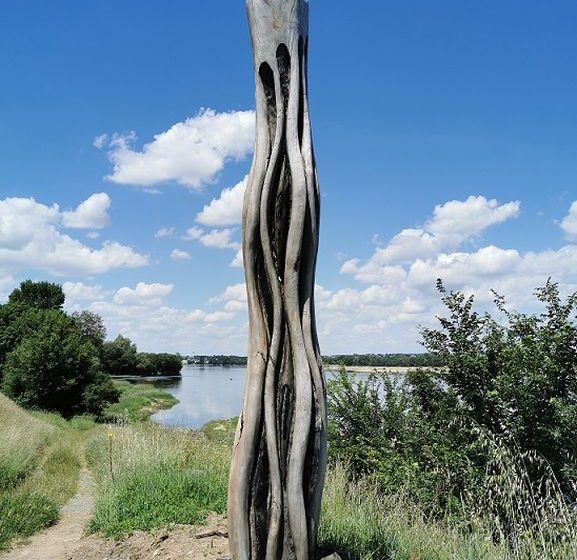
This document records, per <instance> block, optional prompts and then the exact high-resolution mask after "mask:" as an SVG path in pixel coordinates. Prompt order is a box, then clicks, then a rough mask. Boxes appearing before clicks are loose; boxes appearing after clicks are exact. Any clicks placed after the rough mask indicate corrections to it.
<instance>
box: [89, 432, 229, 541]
mask: <svg viewBox="0 0 577 560" xmlns="http://www.w3.org/2000/svg"><path fill="white" fill-rule="evenodd" d="M109 430H110V431H109V432H108V433H99V434H98V435H96V436H94V437H93V439H92V441H90V443H89V445H88V448H87V458H88V461H89V465H90V467H91V469H92V472H93V474H94V477H95V479H96V481H97V486H98V495H97V500H96V505H95V509H94V515H93V518H92V520H91V523H90V529H91V530H92V531H98V532H101V533H103V534H104V535H106V536H109V537H115V538H118V537H121V536H123V535H126V534H128V533H130V532H132V531H134V530H135V529H144V530H149V529H153V528H156V527H162V526H166V525H171V524H187V523H191V524H195V523H199V522H201V521H202V520H203V519H204V518H205V517H206V515H207V514H208V513H209V512H210V511H216V512H221V513H222V512H224V511H225V509H226V491H227V485H228V470H229V465H230V451H229V449H228V447H226V446H223V445H221V444H218V443H214V442H212V443H211V442H210V441H209V440H208V438H207V437H206V436H205V435H204V434H202V433H196V432H191V431H186V430H175V429H167V428H163V427H161V426H157V425H154V424H131V425H126V426H111V427H110V428H109Z"/></svg>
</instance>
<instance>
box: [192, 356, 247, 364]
mask: <svg viewBox="0 0 577 560" xmlns="http://www.w3.org/2000/svg"><path fill="white" fill-rule="evenodd" d="M186 361H187V362H188V363H189V364H205V365H209V366H246V356H223V355H218V356H201V355H196V356H189V357H187V359H186Z"/></svg>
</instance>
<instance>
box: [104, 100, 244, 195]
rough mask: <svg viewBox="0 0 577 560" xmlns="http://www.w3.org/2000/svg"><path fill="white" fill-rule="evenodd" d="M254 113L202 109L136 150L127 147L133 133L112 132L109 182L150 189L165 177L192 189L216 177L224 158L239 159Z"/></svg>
mask: <svg viewBox="0 0 577 560" xmlns="http://www.w3.org/2000/svg"><path fill="white" fill-rule="evenodd" d="M254 128H255V117H254V111H231V112H228V113H217V112H215V111H213V110H211V109H203V110H201V111H200V112H199V113H198V114H197V115H196V116H195V117H191V118H188V119H186V120H185V121H184V122H179V123H177V124H175V125H173V126H172V127H171V128H170V129H168V130H167V131H165V132H162V133H160V134H157V135H155V136H154V140H153V141H152V142H149V143H148V144H145V145H144V146H143V148H142V150H141V151H138V150H135V149H133V148H132V144H133V142H134V141H135V140H136V135H135V134H134V133H133V132H132V133H130V134H127V135H118V134H117V135H114V136H113V137H112V139H111V140H110V141H109V147H110V150H109V152H108V157H109V159H110V161H111V163H112V164H113V171H112V173H111V174H110V175H109V176H108V177H107V178H108V179H109V180H111V181H113V182H115V183H120V184H129V185H136V186H143V187H149V186H151V185H158V184H160V183H165V182H167V181H176V182H177V183H179V184H181V185H184V186H186V187H189V188H193V189H200V188H201V187H202V186H203V185H205V184H207V183H211V182H212V181H214V180H215V178H216V176H217V175H218V173H219V172H220V171H221V170H222V169H223V167H224V165H225V163H226V162H227V161H229V160H237V161H238V160H241V159H243V158H245V157H246V156H247V155H248V154H249V153H251V151H252V149H253V143H254Z"/></svg>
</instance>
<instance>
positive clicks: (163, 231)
mask: <svg viewBox="0 0 577 560" xmlns="http://www.w3.org/2000/svg"><path fill="white" fill-rule="evenodd" d="M154 237H155V238H156V239H162V238H163V237H174V228H173V227H171V228H169V227H164V226H163V227H161V228H160V229H159V230H158V231H157V232H156V233H155V234H154Z"/></svg>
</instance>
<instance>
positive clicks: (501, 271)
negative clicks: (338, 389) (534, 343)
mask: <svg viewBox="0 0 577 560" xmlns="http://www.w3.org/2000/svg"><path fill="white" fill-rule="evenodd" d="M519 211H520V204H519V202H508V203H505V204H500V203H498V202H497V201H495V200H488V199H486V198H484V197H469V198H468V199H466V200H463V201H450V202H448V203H445V204H440V205H437V206H436V207H435V209H434V211H433V214H432V217H431V218H430V219H429V220H428V221H426V222H425V223H424V225H422V226H420V227H418V228H408V229H404V230H402V231H401V232H400V233H399V234H397V235H396V236H394V237H393V238H392V239H391V240H390V241H389V242H388V243H387V244H385V245H384V246H383V247H378V248H376V249H375V250H374V252H373V255H372V256H371V257H370V258H369V259H367V260H365V261H363V260H361V259H359V258H352V259H349V260H348V261H346V262H345V263H344V264H343V265H342V266H341V272H342V273H343V274H347V275H351V276H353V277H354V279H355V280H357V281H359V282H361V283H363V284H365V285H368V287H356V286H352V287H347V288H339V289H336V290H328V289H326V288H323V287H320V286H317V288H316V292H315V293H316V300H317V307H318V313H317V318H318V323H319V337H320V339H321V345H322V344H323V342H322V341H323V340H327V341H330V342H329V348H328V349H327V348H325V351H328V352H331V351H332V349H335V350H336V351H342V352H345V351H363V352H367V351H381V352H387V351H388V352H393V351H399V352H405V351H418V350H419V345H418V341H419V340H420V335H419V332H418V331H419V325H423V326H437V322H436V319H435V316H436V315H443V314H445V310H444V309H443V307H442V305H441V303H440V299H439V294H438V293H437V292H436V290H435V283H436V280H437V278H442V279H443V281H444V283H445V285H446V287H447V288H449V289H454V290H461V291H463V292H464V293H466V294H475V297H476V301H477V302H478V306H479V308H480V309H481V310H483V309H487V310H490V311H494V310H495V308H494V306H493V297H494V296H493V293H492V289H495V290H496V291H497V292H498V293H501V294H503V295H504V296H505V297H506V299H507V302H508V304H509V307H510V308H512V309H517V310H519V311H525V312H539V310H540V307H539V304H538V303H537V302H536V301H535V297H534V295H533V292H534V289H535V288H536V287H538V286H542V285H544V283H545V282H546V281H547V279H548V278H549V277H551V278H553V279H554V280H555V281H557V282H558V283H559V286H560V290H561V292H562V293H564V294H568V293H571V292H573V291H575V290H577V276H576V275H575V270H577V244H572V243H569V244H566V245H564V246H560V247H557V248H551V249H548V250H544V251H527V252H521V251H519V250H517V249H515V248H512V247H507V246H505V247H500V246H497V245H495V244H487V245H483V244H482V240H481V239H480V238H479V236H480V235H481V234H482V233H483V231H485V229H486V228H488V227H491V226H493V225H496V224H499V223H502V222H504V221H506V220H509V219H512V218H515V217H517V216H518V215H519ZM574 216H577V203H574V204H572V205H571V209H570V211H569V214H568V215H567V216H566V217H565V219H564V220H563V222H561V223H560V226H561V227H562V229H563V231H564V232H565V234H566V235H567V237H568V238H569V239H577V237H572V233H573V232H574V231H576V233H577V230H573V229H572V228H573V224H574V223H575V225H577V222H573V219H574ZM473 238H476V243H475V244H467V241H469V240H471V239H473Z"/></svg>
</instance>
